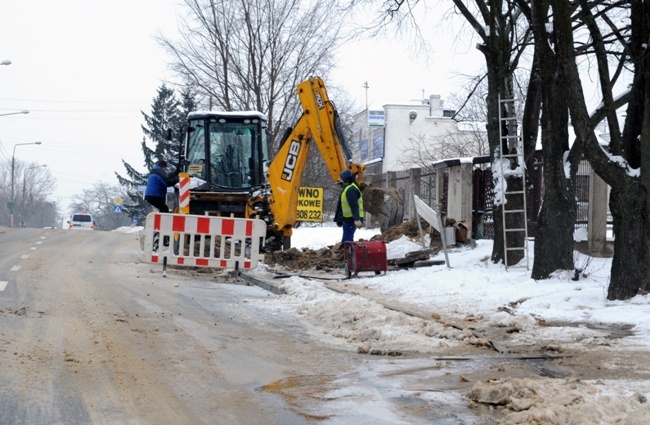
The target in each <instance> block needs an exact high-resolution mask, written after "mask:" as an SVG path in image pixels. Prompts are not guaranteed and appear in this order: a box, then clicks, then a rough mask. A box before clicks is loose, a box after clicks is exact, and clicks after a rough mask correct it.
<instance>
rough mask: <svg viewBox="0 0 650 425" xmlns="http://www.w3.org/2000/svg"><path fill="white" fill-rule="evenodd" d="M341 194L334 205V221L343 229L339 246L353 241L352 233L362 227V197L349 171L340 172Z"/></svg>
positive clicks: (354, 178)
mask: <svg viewBox="0 0 650 425" xmlns="http://www.w3.org/2000/svg"><path fill="white" fill-rule="evenodd" d="M340 176H341V181H342V182H343V192H341V196H340V197H339V201H338V203H337V205H336V213H335V215H334V221H336V224H337V225H338V226H339V227H343V238H342V239H341V245H344V244H345V243H346V242H353V241H354V232H355V231H356V230H357V229H360V228H361V227H363V222H364V213H363V196H362V195H361V189H360V188H359V186H358V185H357V182H356V177H355V176H354V175H353V174H352V171H350V170H343V171H341V174H340Z"/></svg>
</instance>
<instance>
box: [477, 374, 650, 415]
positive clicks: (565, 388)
mask: <svg viewBox="0 0 650 425" xmlns="http://www.w3.org/2000/svg"><path fill="white" fill-rule="evenodd" d="M619 384H620V383H619V382H610V381H602V380H599V381H595V382H589V381H580V380H577V379H568V380H566V379H550V378H538V379H527V378H524V379H519V378H510V379H497V380H494V381H490V382H478V383H476V384H475V385H474V387H473V388H472V389H471V390H470V391H469V392H468V393H467V396H468V397H469V398H470V399H472V400H474V401H476V402H480V403H486V404H489V405H493V406H503V407H504V408H505V410H504V412H503V413H504V414H505V417H504V419H503V420H502V421H500V422H499V423H500V424H504V425H526V424H548V425H564V424H593V425H598V424H605V423H608V424H626V425H642V424H648V423H650V405H649V404H648V403H647V398H646V396H645V395H644V394H641V393H639V391H638V390H628V389H621V388H620V386H619ZM635 384H636V385H638V386H639V389H641V390H642V391H645V392H648V391H649V390H650V384H649V383H648V382H646V381H643V382H638V383H635Z"/></svg>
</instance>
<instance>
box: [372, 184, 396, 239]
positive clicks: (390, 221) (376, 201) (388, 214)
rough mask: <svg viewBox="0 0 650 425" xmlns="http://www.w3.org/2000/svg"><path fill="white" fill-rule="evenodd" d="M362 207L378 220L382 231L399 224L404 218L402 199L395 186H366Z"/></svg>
mask: <svg viewBox="0 0 650 425" xmlns="http://www.w3.org/2000/svg"><path fill="white" fill-rule="evenodd" d="M363 209H364V210H365V211H366V212H368V213H370V214H371V215H372V217H373V218H374V219H375V220H377V221H378V222H379V227H380V228H381V231H382V232H385V231H386V230H388V229H389V228H391V227H393V226H397V225H398V224H401V223H402V221H403V219H404V199H402V196H401V195H400V193H399V192H398V191H397V189H395V188H383V187H374V186H366V187H365V188H364V189H363Z"/></svg>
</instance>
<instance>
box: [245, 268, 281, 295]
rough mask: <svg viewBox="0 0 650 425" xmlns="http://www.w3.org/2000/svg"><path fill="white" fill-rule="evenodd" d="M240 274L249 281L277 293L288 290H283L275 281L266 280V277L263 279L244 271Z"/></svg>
mask: <svg viewBox="0 0 650 425" xmlns="http://www.w3.org/2000/svg"><path fill="white" fill-rule="evenodd" d="M239 275H240V276H241V277H242V278H243V279H244V280H246V281H247V282H250V283H252V284H253V285H256V286H259V287H260V288H262V289H264V290H266V291H269V292H272V293H274V294H275V295H283V294H286V292H285V291H284V290H282V289H281V288H280V287H279V286H278V285H276V284H275V283H273V282H270V281H268V280H265V279H261V278H259V277H256V276H253V275H250V274H248V273H244V272H242V273H240V274H239Z"/></svg>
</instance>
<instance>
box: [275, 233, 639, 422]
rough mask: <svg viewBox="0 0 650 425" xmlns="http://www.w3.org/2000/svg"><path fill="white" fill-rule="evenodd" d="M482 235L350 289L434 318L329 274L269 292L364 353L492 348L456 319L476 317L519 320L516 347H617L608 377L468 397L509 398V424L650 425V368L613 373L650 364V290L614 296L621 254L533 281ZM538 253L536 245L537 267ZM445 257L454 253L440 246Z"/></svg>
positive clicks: (280, 304) (400, 243) (489, 385)
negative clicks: (331, 284) (623, 363)
mask: <svg viewBox="0 0 650 425" xmlns="http://www.w3.org/2000/svg"><path fill="white" fill-rule="evenodd" d="M376 233H379V230H378V229H374V230H368V229H363V230H360V231H358V232H357V234H356V237H355V240H359V238H366V239H368V238H370V237H371V236H372V235H374V234H376ZM339 238H340V229H338V228H332V227H307V228H299V229H296V231H295V232H294V236H293V238H292V245H293V246H294V247H296V248H302V249H304V248H310V249H318V248H321V247H325V246H328V245H333V244H335V243H336V242H337V241H338V240H339ZM476 242H477V244H476V246H475V248H473V249H470V248H466V247H461V248H454V249H451V250H450V251H449V253H448V258H449V263H450V267H447V266H446V265H441V266H432V267H425V268H417V269H408V270H400V271H389V272H388V273H387V274H386V275H381V276H374V273H372V272H368V273H361V274H360V276H361V277H359V278H354V279H347V280H345V288H347V292H354V290H355V289H356V290H358V291H360V292H361V291H365V292H368V291H370V292H372V293H374V294H376V296H377V297H380V298H381V299H382V300H390V302H393V303H399V304H400V305H407V306H411V307H412V308H413V309H415V310H416V311H419V312H423V313H425V314H427V315H430V316H431V317H433V318H435V319H439V320H429V321H425V320H422V319H420V318H418V317H413V316H409V315H405V314H403V313H399V312H396V311H392V310H390V309H386V308H385V307H384V305H385V304H384V305H382V304H379V303H377V302H373V301H370V300H369V299H368V297H361V296H356V295H351V294H340V293H337V292H334V291H331V290H329V289H327V287H326V285H328V281H326V280H324V281H319V280H316V279H305V278H301V277H296V276H294V277H291V278H288V279H286V280H285V281H284V282H283V283H282V284H281V287H282V288H283V289H284V290H285V291H286V293H287V294H286V295H283V296H279V297H277V298H272V299H269V300H268V301H265V304H266V307H268V308H275V309H277V310H278V311H283V312H287V310H291V311H293V312H294V313H295V314H298V315H299V316H300V317H301V319H302V320H303V321H305V322H307V323H309V324H310V325H311V327H312V329H313V333H314V334H315V335H316V336H318V337H320V338H322V339H324V340H326V341H327V342H329V343H332V344H336V345H339V346H341V347H347V348H348V349H354V348H355V347H356V348H357V349H358V350H359V351H360V352H368V351H370V350H378V351H379V352H382V351H383V352H391V351H406V352H408V351H413V352H419V353H432V354H435V353H446V352H453V350H454V347H458V346H460V345H463V344H468V343H469V344H473V345H475V346H480V345H481V343H482V341H481V338H480V337H477V336H476V335H475V334H474V335H473V334H472V333H471V332H468V331H467V330H466V329H458V328H457V327H450V326H448V325H446V323H448V322H451V323H454V322H456V323H468V321H469V322H472V323H476V324H477V325H476V327H478V328H479V329H480V328H481V326H482V329H485V330H488V329H498V328H501V329H506V328H509V329H515V330H516V332H512V333H510V334H509V338H510V339H509V341H508V344H509V346H523V347H526V346H533V345H537V346H541V345H546V346H547V347H551V348H553V347H555V348H557V349H560V347H561V350H564V352H566V351H567V350H578V351H582V350H594V351H596V350H598V351H602V350H604V351H605V352H606V353H607V354H606V356H611V363H610V364H609V365H607V364H606V366H607V367H611V368H613V369H614V372H613V373H612V372H610V373H609V374H607V375H606V376H607V377H608V378H607V379H593V380H580V379H575V378H571V377H567V378H562V379H557V378H555V379H554V378H547V377H541V376H534V377H526V378H507V379H495V380H488V381H485V382H478V383H477V384H476V385H474V387H473V388H472V390H471V391H470V392H468V393H467V394H465V396H466V397H468V400H469V399H472V400H476V401H481V402H485V403H488V404H491V405H500V406H504V407H505V409H506V410H504V413H505V417H504V419H503V423H507V424H527V423H544V424H566V423H575V424H614V423H617V424H618V423H624V424H647V423H650V403H648V402H647V400H648V398H649V397H650V380H648V378H650V373H645V374H644V373H643V372H641V373H640V375H639V376H641V377H643V376H645V378H643V379H639V376H636V377H634V378H632V379H625V378H624V377H623V376H621V379H618V378H617V379H612V378H611V376H612V375H616V371H615V370H616V367H617V364H618V362H617V360H616V358H617V357H619V354H620V353H622V352H627V353H629V352H632V353H633V354H632V356H631V357H629V356H627V357H625V358H626V359H633V360H632V361H634V359H636V360H638V361H640V362H641V364H639V365H638V366H639V369H640V370H641V371H648V372H650V369H649V368H648V367H647V359H648V354H650V296H648V295H644V296H637V297H635V298H633V299H631V300H629V301H608V300H607V299H606V294H607V286H608V283H609V272H610V268H611V258H591V257H588V256H585V255H583V254H579V253H576V254H575V256H574V257H575V264H576V266H577V267H584V271H583V273H582V275H581V276H580V278H579V279H578V280H576V281H574V280H572V278H573V277H574V275H573V273H569V272H558V273H556V274H555V275H554V276H553V278H551V279H547V280H544V281H535V280H533V279H531V278H530V271H529V270H527V269H526V264H525V260H523V261H522V263H521V264H520V266H519V267H510V268H508V270H506V269H505V268H504V267H503V266H502V265H495V264H493V263H492V262H491V261H490V260H489V258H490V254H491V251H492V241H491V240H478V241H476ZM420 249H422V246H421V245H420V244H419V243H416V242H414V241H412V240H409V239H408V238H406V237H403V238H402V239H400V240H397V241H394V242H391V243H389V244H388V246H387V252H388V257H389V258H399V257H402V256H403V255H404V254H405V253H406V252H410V251H415V250H420ZM533 252H534V251H533V243H532V242H531V243H530V246H529V266H530V267H531V268H532V261H533V258H532V257H533ZM434 259H438V260H444V259H445V257H444V255H443V254H442V253H440V254H438V255H437V256H436V257H434ZM339 287H340V286H339ZM478 323H480V325H479V324H478ZM548 324H556V326H548ZM558 324H559V325H558ZM612 329H619V330H627V331H629V334H626V336H624V337H620V338H618V337H617V338H612V337H611V336H612V335H611V331H612ZM483 342H485V341H483ZM450 350H451V351H450ZM644 359H645V360H644ZM628 366H632V367H635V365H628ZM603 376H605V375H603Z"/></svg>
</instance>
